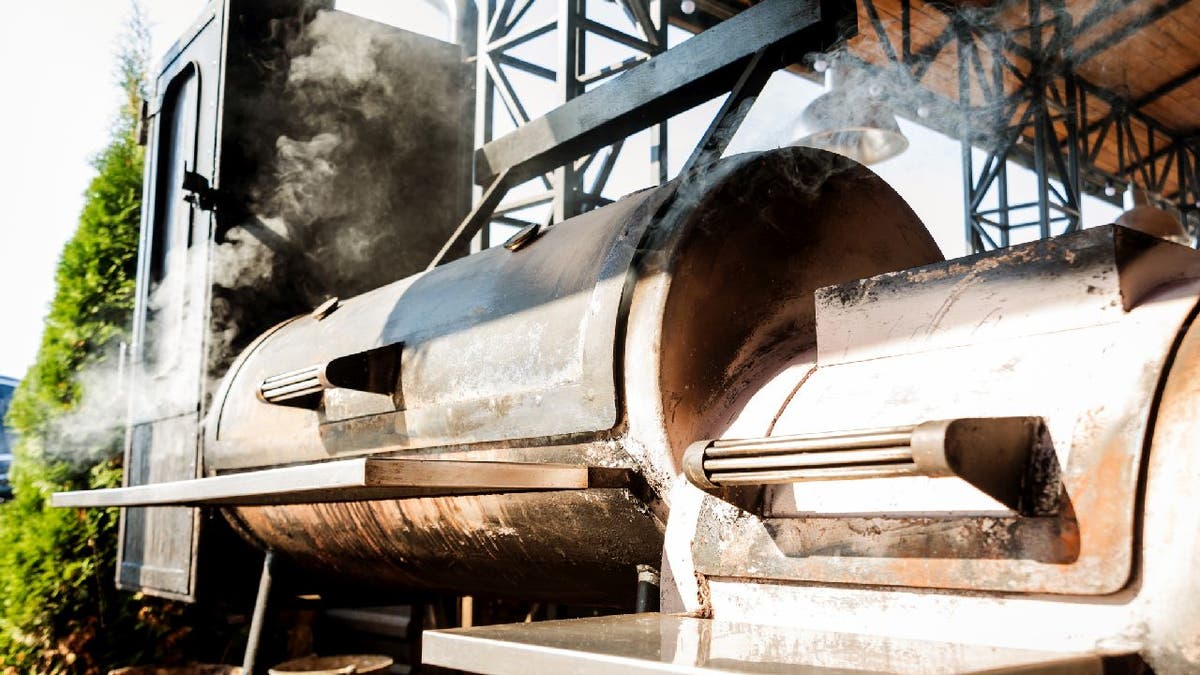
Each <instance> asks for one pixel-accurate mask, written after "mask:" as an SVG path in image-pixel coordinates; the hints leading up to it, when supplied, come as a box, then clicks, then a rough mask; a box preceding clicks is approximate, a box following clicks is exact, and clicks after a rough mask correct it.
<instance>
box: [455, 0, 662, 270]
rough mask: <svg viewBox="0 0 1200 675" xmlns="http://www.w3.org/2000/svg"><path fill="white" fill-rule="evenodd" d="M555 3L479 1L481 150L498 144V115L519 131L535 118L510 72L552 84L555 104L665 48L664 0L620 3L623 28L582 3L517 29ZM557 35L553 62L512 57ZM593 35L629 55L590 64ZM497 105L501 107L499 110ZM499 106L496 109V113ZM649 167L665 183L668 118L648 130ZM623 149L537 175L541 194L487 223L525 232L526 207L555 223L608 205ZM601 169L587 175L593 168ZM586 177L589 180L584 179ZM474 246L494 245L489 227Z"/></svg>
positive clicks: (561, 5) (499, 210)
mask: <svg viewBox="0 0 1200 675" xmlns="http://www.w3.org/2000/svg"><path fill="white" fill-rule="evenodd" d="M547 1H548V2H549V4H554V3H555V0H481V2H480V10H481V11H480V13H479V20H478V28H477V40H478V47H477V61H476V126H475V145H476V147H477V148H481V147H483V146H484V145H486V144H487V143H489V142H491V141H493V140H495V139H496V138H497V137H498V136H499V135H500V134H499V133H498V131H497V130H498V127H499V126H500V125H499V124H498V120H497V119H496V116H497V113H501V114H504V115H507V117H508V118H509V119H510V120H511V122H512V123H513V125H515V126H517V127H520V126H522V125H525V124H528V123H529V122H530V120H531V119H532V118H531V116H530V114H529V112H528V108H529V104H528V101H527V96H528V94H529V91H528V90H529V89H530V88H529V87H524V88H523V87H521V86H518V85H517V84H514V82H513V80H512V79H511V78H510V77H509V72H508V71H509V69H512V70H516V71H520V72H523V73H526V74H529V75H532V76H534V77H536V78H539V79H541V80H544V81H547V82H551V83H553V84H554V86H555V89H556V93H557V99H558V100H557V103H559V104H563V103H566V102H567V101H570V100H572V99H574V98H575V97H577V96H579V95H580V94H582V93H583V92H584V91H586V90H587V89H588V88H589V87H590V86H592V85H595V84H598V83H600V82H603V81H604V80H606V79H608V78H610V77H613V76H615V75H618V74H620V73H623V72H625V71H627V70H629V69H630V68H632V67H634V66H636V65H638V64H640V63H643V62H644V61H646V60H647V59H649V58H650V57H652V56H654V55H656V54H659V53H661V52H663V51H665V50H666V48H667V22H666V10H665V3H664V2H663V0H618V2H619V4H620V6H621V8H622V9H623V10H624V14H625V16H626V17H627V18H628V23H627V24H626V25H624V26H615V25H611V24H606V23H603V22H601V21H599V20H597V19H596V18H594V17H591V16H589V13H588V2H587V0H559V1H558V2H557V5H558V6H557V8H556V9H555V14H554V16H553V18H551V19H550V20H545V21H535V22H531V25H527V26H526V25H522V19H523V18H525V17H526V16H529V15H534V16H536V15H537V14H538V13H539V10H541V9H542V7H543V6H544V5H546V4H547ZM551 33H553V34H555V38H556V47H555V50H554V53H553V54H550V56H551V57H553V62H542V63H537V62H534V61H533V60H531V59H530V58H528V57H521V56H518V55H516V54H514V51H515V50H517V48H519V47H521V46H523V45H526V44H528V43H530V42H532V41H534V40H537V39H538V38H541V37H542V36H546V35H550V34H551ZM590 35H597V36H600V37H603V38H605V39H607V40H610V41H612V42H615V43H617V44H620V45H622V46H624V47H626V48H628V49H629V50H631V51H632V52H633V54H632V55H631V56H629V57H628V58H626V59H624V60H622V61H620V62H617V63H612V64H604V65H602V66H600V67H598V68H596V67H591V66H592V64H591V63H590V61H589V59H588V50H587V46H588V37H589V36H590ZM497 104H499V105H497ZM497 108H499V110H498V109H497ZM651 133H652V138H651V151H650V156H649V157H648V158H647V160H648V166H647V169H648V170H649V171H651V172H653V173H655V174H656V175H657V176H658V181H659V183H662V182H665V181H666V179H667V166H666V151H667V125H666V122H665V120H664V121H663V122H660V123H659V124H657V125H655V126H654V127H653V128H652V130H651ZM623 148H624V141H623V140H618V141H616V142H614V143H612V144H611V145H609V146H607V147H606V148H604V149H603V150H600V151H596V152H592V153H589V154H588V155H587V156H585V157H584V158H582V159H581V160H579V161H576V162H570V163H567V164H565V165H564V166H561V167H559V168H557V169H556V170H554V171H553V172H551V173H549V174H545V175H541V176H539V177H537V178H535V179H534V180H536V181H538V182H539V183H541V186H542V188H543V189H542V190H541V191H539V192H537V193H535V194H533V195H530V196H526V197H523V198H521V199H513V200H510V201H507V202H504V203H499V204H497V205H496V207H495V209H494V212H493V215H492V217H491V219H490V222H494V223H502V224H506V225H515V226H518V227H529V226H531V225H534V223H533V222H531V221H528V220H522V219H520V218H516V217H514V216H513V215H512V214H514V213H515V212H518V211H523V210H526V209H529V208H531V207H535V206H539V205H544V204H550V205H551V206H552V208H551V211H550V221H551V222H559V221H562V220H565V219H567V218H570V217H571V216H574V215H577V214H579V213H582V212H583V211H586V210H588V209H591V208H595V207H596V206H602V205H604V204H606V203H608V201H609V200H608V199H606V198H605V197H603V196H602V193H603V191H604V188H605V186H606V185H607V183H608V179H609V177H610V176H611V175H612V171H613V167H614V166H615V165H616V162H617V159H618V157H619V156H620V154H621V152H622V150H623ZM593 165H594V166H596V167H598V169H597V170H596V171H595V172H593V174H592V175H590V176H589V175H588V172H589V169H590V168H591V167H592V166H593ZM589 179H590V180H589ZM478 236H479V239H478V240H477V242H476V245H477V246H479V247H482V248H486V247H488V246H490V245H491V243H492V242H491V241H490V236H491V227H490V223H485V224H483V225H482V226H481V227H480V230H479V235H478Z"/></svg>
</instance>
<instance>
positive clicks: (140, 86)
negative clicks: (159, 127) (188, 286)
mask: <svg viewBox="0 0 1200 675" xmlns="http://www.w3.org/2000/svg"><path fill="white" fill-rule="evenodd" d="M148 43H149V31H148V29H147V24H146V21H145V18H144V14H143V12H142V10H141V7H140V6H138V5H137V4H136V3H135V4H134V5H133V11H132V13H131V16H130V19H129V21H128V23H127V28H126V31H125V35H124V36H123V37H122V40H121V43H120V46H119V52H118V58H117V73H116V74H117V77H118V81H119V82H120V84H121V86H122V89H123V92H124V100H123V101H122V104H121V107H120V110H119V113H118V115H117V116H116V119H115V121H114V123H113V125H112V136H111V140H110V142H109V144H108V146H107V147H106V148H105V149H104V150H103V151H101V152H100V153H99V155H98V156H96V158H95V159H94V161H93V166H94V167H95V170H96V176H95V178H93V179H92V181H91V184H90V185H89V186H88V189H87V191H86V193H85V201H84V207H83V211H82V213H81V215H80V219H79V226H78V229H77V230H76V232H75V234H74V236H73V237H72V238H71V239H70V240H69V241H68V242H67V243H66V245H65V246H64V247H63V251H62V255H61V258H60V259H59V263H58V269H57V272H56V274H55V281H56V286H57V287H56V291H55V296H54V299H53V301H52V302H51V304H50V308H49V313H48V315H47V318H46V323H45V328H44V332H43V334H42V341H41V345H40V348H39V351H38V354H37V358H36V361H35V362H34V364H33V365H32V366H31V367H30V369H29V371H28V373H27V374H26V376H25V379H24V380H23V381H22V383H21V385H20V387H19V388H18V390H17V392H16V394H15V396H14V399H13V403H12V406H11V409H10V411H9V415H8V421H9V423H10V424H11V425H12V427H13V428H14V429H15V430H16V431H17V432H18V433H19V434H20V438H21V440H20V442H19V444H18V447H17V448H16V461H15V463H14V468H13V475H12V482H13V487H14V495H15V496H14V499H13V500H12V501H10V502H7V503H5V504H3V505H0V662H2V663H3V665H4V667H5V670H6V671H7V672H12V673H18V672H19V673H26V672H39V673H99V672H104V671H106V670H107V669H108V668H109V667H111V666H115V665H123V664H132V663H139V662H144V661H146V660H150V659H160V658H163V656H164V654H169V653H172V652H174V653H175V655H176V656H178V655H179V654H178V652H179V649H178V644H177V643H178V642H179V640H180V639H182V638H183V637H184V636H185V635H186V634H187V633H188V629H187V628H184V627H182V625H183V621H182V620H183V618H184V610H183V608H182V607H181V606H179V605H176V604H174V603H169V602H163V601H158V600H155V599H152V598H145V597H142V596H140V595H136V594H130V593H124V592H120V591H117V590H116V589H115V587H114V581H113V580H114V572H115V557H116V549H117V522H118V515H117V513H118V512H117V510H116V509H93V510H73V509H53V508H50V507H49V504H48V498H49V495H50V494H51V493H52V492H55V491H59V490H71V489H82V488H97V487H113V486H117V485H119V484H120V481H121V467H120V445H121V443H120V434H119V433H112V434H110V435H109V437H108V438H106V439H104V440H102V441H100V442H98V443H99V446H100V447H94V448H88V449H87V450H88V452H87V453H85V455H83V457H85V458H86V459H82V460H81V459H80V458H79V457H76V458H71V457H64V456H61V455H60V454H58V453H55V452H53V449H54V448H53V445H54V435H53V433H52V432H53V429H54V424H55V421H56V420H59V419H61V418H62V416H63V415H65V414H67V413H68V412H70V411H71V410H72V409H73V408H75V407H76V406H78V405H79V403H80V401H81V400H82V399H83V397H85V396H86V395H87V393H88V392H87V391H85V379H84V378H83V377H82V374H83V373H84V372H85V371H87V370H88V369H93V368H97V367H102V366H103V365H104V363H105V361H106V360H108V359H112V358H115V356H114V354H115V349H114V346H115V345H117V344H118V343H119V342H121V341H123V340H126V339H127V338H128V331H129V323H130V317H131V313H132V309H133V299H134V276H135V273H136V262H137V243H138V229H139V221H140V217H141V193H142V168H143V150H142V148H141V147H140V146H139V145H138V142H137V125H138V119H139V116H140V108H141V100H142V99H143V97H145V95H146V91H145V88H146V77H145V75H146V72H147V63H148V60H147V52H148ZM98 395H99V396H105V395H111V393H109V392H98ZM114 431H116V430H114Z"/></svg>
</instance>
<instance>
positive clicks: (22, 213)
mask: <svg viewBox="0 0 1200 675" xmlns="http://www.w3.org/2000/svg"><path fill="white" fill-rule="evenodd" d="M203 4H204V3H203V2H201V1H200V0H143V6H144V7H145V10H146V12H147V14H148V15H149V18H150V21H151V24H152V27H153V40H154V46H153V52H154V63H155V64H157V63H158V59H159V57H160V56H161V55H162V54H163V53H164V52H165V51H166V49H167V48H168V47H169V46H170V45H171V43H172V42H174V40H175V39H176V38H177V37H178V36H179V35H180V34H181V33H183V31H184V30H186V29H187V28H188V26H189V25H190V24H191V22H192V20H193V19H194V18H195V17H196V15H198V14H199V12H200V10H201V8H202V7H203ZM338 7H339V9H343V10H346V11H354V12H356V13H361V14H364V15H367V16H371V17H372V18H376V19H379V20H384V21H386V22H388V23H394V24H401V25H405V26H407V27H410V28H413V29H416V30H421V31H422V32H427V33H429V34H433V35H435V36H438V37H445V36H444V35H438V33H439V32H440V31H441V30H442V28H441V26H442V25H443V24H442V23H441V21H442V20H441V19H440V18H439V16H438V15H437V13H436V12H435V11H434V10H433V9H432V8H431V7H429V6H427V5H425V4H424V3H422V2H418V1H417V0H341V1H340V2H338ZM128 12H129V0H42V1H40V2H21V3H16V2H14V3H9V5H8V6H6V7H5V19H4V21H3V22H0V91H4V92H6V94H7V95H6V101H7V103H6V104H4V105H0V134H3V142H2V144H0V147H3V148H4V151H5V157H4V160H5V161H3V162H0V300H2V301H3V307H4V311H3V314H0V375H11V376H16V377H22V376H23V375H24V374H25V371H26V369H27V368H28V366H29V364H30V363H31V362H32V360H33V358H34V356H35V354H36V352H37V346H38V342H39V340H40V337H41V330H42V321H43V318H44V316H45V312H46V308H47V306H48V303H49V301H50V298H51V297H52V295H53V291H54V288H53V282H54V268H55V264H56V262H57V260H58V256H59V252H60V251H61V249H62V245H63V243H64V242H65V241H66V239H67V238H68V237H69V236H70V235H71V233H72V232H73V231H74V228H75V225H76V221H77V217H78V214H79V211H80V208H81V206H82V202H83V199H82V194H83V190H84V189H85V187H86V186H87V183H88V181H89V180H90V179H91V177H92V174H93V170H92V168H91V166H90V164H89V163H88V160H89V158H90V157H92V156H93V155H94V154H95V153H96V152H98V151H99V150H100V149H101V148H102V147H103V146H104V144H105V142H106V139H107V137H108V133H107V131H108V125H109V124H110V122H111V120H112V116H113V113H114V111H115V110H116V109H117V106H118V104H119V100H120V92H119V89H118V88H117V87H116V84H115V77H114V73H113V67H114V56H113V55H114V53H115V44H116V40H117V38H118V36H120V34H121V31H122V26H123V21H124V19H125V17H126V16H127V14H128ZM820 92H821V90H820V87H818V86H817V85H814V84H812V83H810V82H807V81H804V80H801V79H799V78H796V77H793V76H790V75H787V74H784V73H780V74H777V75H776V77H775V78H773V80H772V82H771V83H770V85H769V86H768V88H767V90H766V91H765V92H764V94H763V96H762V97H761V98H760V101H759V104H758V105H757V106H756V108H755V110H754V111H753V112H752V114H751V117H750V118H749V119H748V120H747V121H746V123H745V125H744V126H743V130H742V132H741V133H740V134H739V136H738V138H737V139H736V140H735V142H734V147H733V148H732V149H734V150H742V151H744V150H752V149H761V148H768V147H776V146H778V145H780V144H782V143H784V142H786V140H787V138H788V137H789V135H790V131H791V127H792V125H794V120H795V116H796V115H798V114H799V112H800V110H802V109H803V107H804V105H806V104H807V103H808V102H809V101H810V100H811V99H812V98H814V97H815V96H817V95H818V94H820ZM712 110H714V106H713V105H709V106H707V107H706V109H705V110H704V111H697V112H696V113H694V114H691V115H684V116H681V118H679V119H678V120H677V121H675V122H674V123H673V124H672V135H671V138H672V143H671V146H670V150H671V166H672V167H674V168H677V167H678V166H679V165H681V164H682V162H683V161H684V160H685V159H686V157H687V155H688V154H689V153H690V151H691V148H690V143H694V139H696V138H698V137H699V134H700V131H701V130H702V129H703V127H704V126H705V125H707V123H708V118H709V116H711V114H712ZM901 127H902V129H903V131H904V133H905V134H906V135H907V136H908V138H909V142H910V146H909V149H908V150H907V151H906V152H905V153H903V154H901V155H900V156H898V157H897V158H895V159H891V160H888V161H887V162H884V163H882V164H879V165H876V166H875V167H873V168H874V169H875V170H876V171H877V172H878V173H879V174H880V175H881V176H883V177H884V178H885V179H886V180H887V181H888V182H889V183H891V184H892V185H893V187H895V188H896V190H897V191H898V192H899V193H900V194H901V196H903V197H904V198H905V199H906V200H908V202H909V203H910V204H911V205H912V207H913V209H914V210H915V211H916V212H917V213H918V215H920V216H921V217H922V219H923V220H925V222H926V224H927V225H928V226H929V228H930V230H931V231H932V232H933V234H934V237H935V238H936V239H937V240H938V243H939V245H941V246H942V249H943V251H944V252H945V253H946V255H947V256H948V257H954V256H959V255H963V254H964V253H965V249H964V245H963V235H962V206H961V204H962V201H961V200H962V187H961V178H960V177H959V162H960V159H959V145H958V143H957V141H953V140H951V139H949V138H947V137H945V136H942V135H940V134H937V133H935V132H932V131H929V130H927V129H924V128H922V127H919V126H918V125H915V124H912V123H909V122H906V121H904V120H901ZM635 145H636V143H635V142H631V143H630V144H627V148H629V147H630V146H635ZM647 151H648V148H647ZM626 152H629V150H627V151H626ZM622 164H623V163H619V164H618V167H617V174H616V175H614V183H615V184H614V189H615V190H617V192H616V193H617V194H622V193H623V192H628V191H630V190H632V189H636V188H637V187H641V185H642V184H643V183H644V176H643V175H640V174H638V175H632V174H631V172H622ZM630 166H633V165H632V164H630ZM1012 180H1013V181H1014V183H1019V182H1020V181H1021V180H1022V179H1021V177H1020V176H1016V177H1014V178H1013V179H1012ZM1028 182H1029V184H1030V188H1031V187H1032V181H1028ZM1115 215H1116V210H1115V209H1113V208H1111V207H1109V206H1107V205H1104V204H1101V203H1099V202H1097V201H1096V200H1091V199H1089V200H1087V201H1086V203H1085V213H1084V223H1085V224H1086V225H1096V224H1100V223H1104V222H1109V221H1110V220H1111V218H1112V217H1114V216H1115Z"/></svg>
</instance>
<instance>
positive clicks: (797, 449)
mask: <svg viewBox="0 0 1200 675" xmlns="http://www.w3.org/2000/svg"><path fill="white" fill-rule="evenodd" d="M1044 426H1045V425H1044V423H1043V421H1042V418H1040V417H980V418H961V419H951V420H938V421H932V422H924V423H921V424H914V425H908V426H899V427H887V428H880V429H861V430H852V431H831V432H825V433H816V434H805V435H799V436H776V437H766V438H754V439H739V440H707V441H700V442H698V443H693V444H692V445H691V446H690V447H689V448H688V449H687V451H686V452H685V453H684V456H683V470H684V474H685V475H686V476H687V478H688V480H689V481H691V482H692V484H693V485H696V486H697V487H699V488H701V489H705V490H711V489H715V488H718V487H725V486H737V485H769V484H780V483H798V482H804V481H816V480H853V479H860V478H894V477H900V476H957V477H958V478H961V479H963V480H965V481H967V482H968V483H970V484H971V485H973V486H975V487H976V488H978V489H980V490H982V491H983V492H985V493H986V494H988V495H989V496H991V497H993V498H994V499H996V500H997V501H999V502H1001V503H1003V504H1004V505H1005V506H1008V507H1009V508H1012V509H1016V510H1019V508H1020V505H1021V501H1022V496H1023V495H1024V493H1025V492H1027V491H1028V490H1027V489H1026V488H1027V487H1029V486H1028V485H1027V484H1028V482H1029V481H1027V480H1026V478H1027V475H1028V474H1029V473H1030V472H1029V469H1030V467H1031V462H1032V460H1033V459H1034V458H1035V456H1037V453H1036V452H1035V449H1036V448H1037V447H1038V444H1039V443H1040V442H1041V439H1042V438H1043V437H1044V433H1043V430H1044Z"/></svg>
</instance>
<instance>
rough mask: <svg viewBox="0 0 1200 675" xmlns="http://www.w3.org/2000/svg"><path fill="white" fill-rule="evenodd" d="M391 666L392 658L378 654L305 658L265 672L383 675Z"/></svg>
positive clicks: (286, 674)
mask: <svg viewBox="0 0 1200 675" xmlns="http://www.w3.org/2000/svg"><path fill="white" fill-rule="evenodd" d="M391 665H392V657H390V656H383V655H380V654H345V655H342V656H305V657H304V658H300V659H293V660H291V661H285V662H283V663H281V664H279V665H277V666H275V667H274V668H271V669H269V670H267V672H268V673H270V675H300V674H301V673H303V674H305V675H352V674H359V673H384V672H387V669H388V668H390V667H391Z"/></svg>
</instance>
